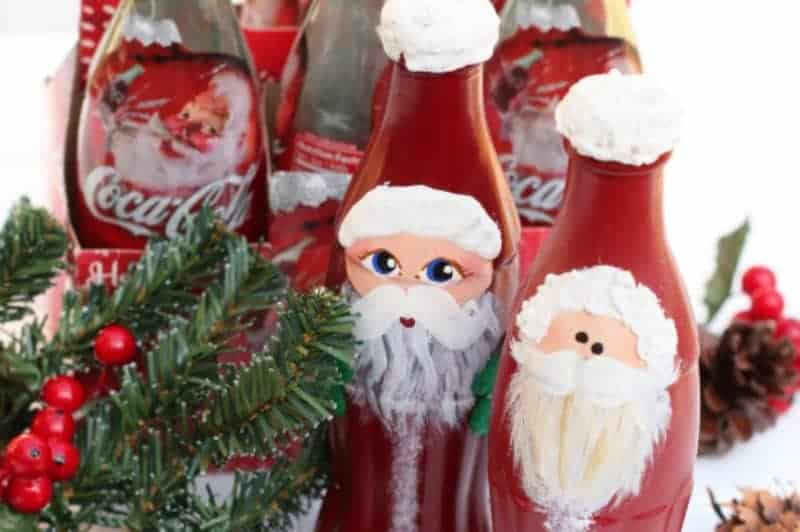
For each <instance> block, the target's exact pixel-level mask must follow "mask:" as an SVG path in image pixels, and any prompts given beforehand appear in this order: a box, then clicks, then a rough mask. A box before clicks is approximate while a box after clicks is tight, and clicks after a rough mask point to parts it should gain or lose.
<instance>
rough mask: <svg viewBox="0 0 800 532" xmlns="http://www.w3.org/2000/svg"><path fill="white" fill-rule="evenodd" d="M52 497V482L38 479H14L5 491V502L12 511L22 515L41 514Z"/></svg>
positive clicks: (43, 477) (46, 478) (41, 477)
mask: <svg viewBox="0 0 800 532" xmlns="http://www.w3.org/2000/svg"><path fill="white" fill-rule="evenodd" d="M52 497H53V481H52V480H50V479H49V478H48V477H46V476H44V475H41V476H38V477H33V478H29V477H14V478H12V479H11V482H9V484H8V490H6V501H7V502H8V505H9V506H11V507H12V508H13V509H14V510H16V511H18V512H20V513H24V514H34V513H37V512H41V511H42V510H44V509H45V507H46V506H47V505H48V504H50V499H51V498H52Z"/></svg>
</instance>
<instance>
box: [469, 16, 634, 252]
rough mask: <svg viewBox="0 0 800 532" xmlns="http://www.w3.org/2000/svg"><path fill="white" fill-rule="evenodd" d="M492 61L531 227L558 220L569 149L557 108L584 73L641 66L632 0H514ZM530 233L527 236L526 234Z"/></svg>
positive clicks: (493, 83)
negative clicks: (629, 2)
mask: <svg viewBox="0 0 800 532" xmlns="http://www.w3.org/2000/svg"><path fill="white" fill-rule="evenodd" d="M501 16H502V24H501V37H500V40H501V42H500V44H499V45H498V47H497V51H496V53H495V54H494V56H493V57H492V59H491V60H490V61H489V62H488V63H487V65H486V71H485V75H486V83H485V86H484V90H485V98H486V112H487V118H488V121H489V129H490V131H491V133H492V140H493V141H494V144H495V148H496V149H497V152H498V155H499V157H500V163H501V164H502V165H503V170H504V171H505V172H506V176H507V177H508V180H509V184H510V186H511V191H512V193H513V195H514V200H515V201H516V203H517V209H518V210H519V213H520V217H521V218H522V223H523V226H551V225H552V224H553V221H554V220H555V216H556V214H557V213H558V210H559V208H560V206H561V201H562V199H563V193H564V186H565V176H566V169H567V153H566V152H565V150H564V148H563V145H562V143H561V138H560V136H559V135H558V132H557V131H556V129H555V121H554V110H555V107H556V105H557V104H558V102H559V101H561V99H562V98H563V97H564V95H565V94H566V93H567V91H568V90H569V88H570V87H571V86H572V84H574V83H575V82H577V81H578V80H580V79H581V78H583V77H585V76H589V75H593V74H600V73H605V72H609V71H611V70H612V69H616V70H619V71H621V72H623V73H625V72H638V71H639V70H640V68H641V67H640V64H639V58H638V54H637V51H636V47H635V39H634V36H633V32H632V30H631V26H630V21H629V18H628V10H627V7H626V5H625V2H624V0H586V1H584V0H565V1H558V2H552V1H550V0H507V1H506V2H504V5H503V8H502V15H501ZM523 238H525V237H523Z"/></svg>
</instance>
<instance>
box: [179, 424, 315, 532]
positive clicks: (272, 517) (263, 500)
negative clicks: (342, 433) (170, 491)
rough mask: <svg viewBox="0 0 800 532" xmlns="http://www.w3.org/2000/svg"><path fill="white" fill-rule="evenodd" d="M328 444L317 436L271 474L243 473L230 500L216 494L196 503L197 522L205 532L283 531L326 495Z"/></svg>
mask: <svg viewBox="0 0 800 532" xmlns="http://www.w3.org/2000/svg"><path fill="white" fill-rule="evenodd" d="M327 471H328V467H327V439H326V438H325V437H324V433H323V431H319V430H318V431H315V433H314V434H313V435H312V436H311V437H309V438H308V439H307V440H306V442H305V445H304V446H303V447H302V449H301V451H300V453H299V454H298V455H297V456H294V457H292V458H291V459H289V458H286V457H283V458H281V459H279V460H278V461H276V463H274V464H273V465H272V467H271V468H270V469H269V470H268V471H259V472H256V473H248V474H241V473H237V475H236V477H235V479H234V485H233V490H232V492H231V495H230V497H228V498H227V499H225V500H218V497H216V496H215V495H214V493H213V492H211V490H208V493H207V496H206V497H199V496H197V497H196V499H195V515H194V520H195V523H196V524H197V530H200V531H203V532H230V531H233V530H247V531H253V532H283V531H287V530H290V529H291V527H292V525H293V524H294V523H295V521H296V519H297V517H298V516H300V515H302V514H304V513H305V512H307V511H308V509H309V506H310V503H311V501H313V500H315V499H317V498H319V497H321V496H322V494H323V492H324V490H325V487H326V482H325V480H326V476H327Z"/></svg>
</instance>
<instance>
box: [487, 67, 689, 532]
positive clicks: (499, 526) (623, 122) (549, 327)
mask: <svg viewBox="0 0 800 532" xmlns="http://www.w3.org/2000/svg"><path fill="white" fill-rule="evenodd" d="M573 93H574V95H575V97H574V98H573ZM581 101H582V102H585V103H584V105H581V104H580V102H581ZM586 102H588V103H586ZM678 115H679V112H678V111H677V110H676V107H675V106H674V104H671V103H670V99H669V98H668V97H667V96H666V93H664V92H663V91H661V89H659V88H658V87H657V86H654V85H653V84H652V83H651V82H650V81H648V80H647V79H646V78H644V77H643V76H639V75H632V76H621V75H616V76H612V75H603V76H592V77H590V78H587V79H585V80H584V81H582V82H579V83H578V84H576V85H575V87H574V88H573V89H572V91H571V92H570V94H568V95H567V97H566V99H565V100H564V102H563V103H562V104H561V107H559V109H558V110H557V112H556V116H557V121H558V125H559V130H560V131H562V132H564V133H565V135H566V137H567V139H568V142H567V144H566V149H567V152H568V153H569V157H570V162H569V171H568V184H567V190H566V196H565V199H564V206H563V209H562V211H561V214H560V215H559V217H558V220H557V221H556V224H555V226H554V227H553V229H552V233H551V237H550V238H549V239H548V240H547V242H545V244H544V246H543V248H542V250H541V252H540V254H539V256H538V258H537V259H536V261H535V263H534V265H533V267H532V269H531V274H530V276H529V278H528V279H527V280H526V281H525V283H524V286H523V287H522V288H521V291H520V293H519V296H518V297H517V301H516V303H515V309H514V312H513V318H511V321H512V322H513V323H512V325H511V326H510V328H509V334H508V335H507V342H506V345H505V348H504V352H503V355H502V359H501V362H500V367H499V370H498V376H497V382H496V388H495V393H494V403H493V409H492V419H491V430H490V435H489V437H490V453H489V477H490V485H491V500H492V511H493V512H492V513H493V516H494V529H495V530H498V531H503V532H586V531H592V532H600V531H602V532H640V531H659V532H662V531H663V532H678V531H680V530H681V527H682V524H683V520H684V516H685V512H686V508H687V505H688V502H689V497H690V495H691V492H692V470H693V465H694V459H695V456H696V451H697V433H698V419H699V406H698V405H699V403H698V389H699V388H698V371H697V357H698V350H699V347H698V339H697V330H696V325H695V322H694V318H693V314H692V310H691V306H690V304H689V301H688V298H687V295H686V292H685V289H684V285H683V282H682V280H681V277H680V274H679V272H678V268H677V266H676V263H675V260H674V258H673V255H672V253H671V251H670V249H669V246H668V244H667V239H666V235H665V229H664V220H663V207H662V200H663V192H662V187H663V170H664V166H665V164H666V162H667V160H668V159H669V154H670V152H671V150H672V147H673V145H674V141H675V129H676V127H675V124H676V123H677V122H678V121H677V120H676V117H677V116H678ZM593 117H594V118H597V122H596V123H595V122H591V119H592V118H593Z"/></svg>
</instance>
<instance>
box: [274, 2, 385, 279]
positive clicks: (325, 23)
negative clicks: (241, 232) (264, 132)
mask: <svg viewBox="0 0 800 532" xmlns="http://www.w3.org/2000/svg"><path fill="white" fill-rule="evenodd" d="M382 4H383V0H318V1H316V2H314V3H312V5H311V7H310V8H309V13H308V16H307V17H306V20H305V21H304V25H303V28H302V29H301V32H302V38H301V40H299V41H298V43H297V48H296V50H295V51H294V52H293V53H292V54H291V55H290V58H289V61H288V63H287V65H286V69H285V72H284V74H283V78H282V82H281V84H282V94H281V101H280V104H279V107H278V112H277V117H276V120H275V124H274V131H275V143H276V147H275V150H274V151H275V153H276V159H277V168H278V171H277V172H275V173H274V174H273V175H272V176H271V177H270V193H271V195H272V197H271V205H270V207H271V213H272V216H273V218H272V220H273V221H272V224H271V226H270V243H271V244H272V245H273V247H274V248H275V252H276V253H277V255H276V260H277V261H278V262H279V263H280V264H282V266H283V267H284V269H285V270H286V271H287V272H288V273H290V274H291V275H292V276H293V280H294V283H295V286H296V287H298V288H301V289H307V288H311V287H313V286H316V285H320V284H323V283H324V280H325V272H326V271H327V265H328V259H329V255H330V250H331V246H332V243H333V219H334V217H335V215H336V209H337V208H338V206H339V200H341V198H342V195H343V194H344V191H345V190H346V188H347V184H348V183H349V181H350V177H351V175H352V173H353V172H354V171H355V170H356V168H357V167H358V165H359V163H360V162H361V158H362V156H363V152H364V149H365V148H366V146H367V142H368V140H369V135H370V132H371V131H372V123H373V93H374V92H375V86H376V83H377V81H378V79H379V77H380V75H381V73H382V72H383V70H384V68H385V66H386V62H387V60H386V56H385V55H384V53H383V51H382V50H381V46H380V42H379V40H378V37H377V35H376V34H375V27H376V25H377V23H378V17H379V14H380V9H381V6H382Z"/></svg>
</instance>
